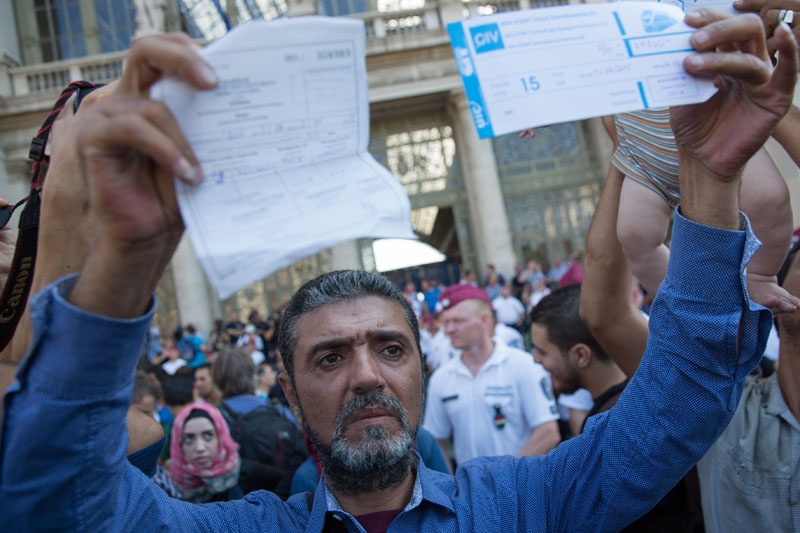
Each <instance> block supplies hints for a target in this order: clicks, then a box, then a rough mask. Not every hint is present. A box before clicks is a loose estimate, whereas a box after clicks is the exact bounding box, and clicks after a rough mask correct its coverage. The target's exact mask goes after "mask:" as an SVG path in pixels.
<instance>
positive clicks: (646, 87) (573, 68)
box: [448, 2, 716, 138]
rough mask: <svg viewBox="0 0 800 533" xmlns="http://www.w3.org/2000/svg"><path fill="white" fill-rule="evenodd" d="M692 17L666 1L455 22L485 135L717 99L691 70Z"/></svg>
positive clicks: (456, 48) (455, 40)
mask: <svg viewBox="0 0 800 533" xmlns="http://www.w3.org/2000/svg"><path fill="white" fill-rule="evenodd" d="M683 17H684V14H683V11H682V10H681V9H680V8H678V7H676V6H673V5H668V4H665V3H655V2H617V3H611V4H580V5H569V6H560V7H550V8H538V9H529V10H524V11H515V12H508V13H502V14H498V15H490V16H486V17H479V18H474V19H469V20H465V21H462V22H455V23H452V24H449V25H448V32H449V34H450V40H451V44H452V47H453V53H454V54H455V58H456V62H457V63H458V69H459V73H460V74H461V78H462V81H463V83H464V89H465V92H466V95H467V99H468V100H469V105H470V110H471V112H472V118H473V120H474V122H475V126H476V127H477V129H478V135H479V136H480V137H481V138H489V137H494V136H496V135H502V134H505V133H510V132H513V131H520V130H523V129H526V128H531V127H535V126H543V125H548V124H556V123H560V122H568V121H573V120H581V119H585V118H590V117H596V116H601V115H609V114H614V113H622V112H627V111H636V110H640V109H650V108H655V107H666V106H671V105H681V104H692V103H698V102H703V101H705V100H707V99H708V98H710V97H711V95H713V94H714V93H715V92H716V88H715V87H714V86H713V84H712V82H711V79H710V78H704V77H694V76H690V75H689V74H687V73H686V71H685V70H684V69H683V64H682V62H683V58H684V57H686V55H687V54H689V53H690V52H692V46H691V44H690V43H689V39H690V37H691V34H692V33H693V32H694V29H693V28H691V27H689V26H688V25H686V24H685V23H684V22H683Z"/></svg>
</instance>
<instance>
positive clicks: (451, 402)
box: [423, 343, 558, 464]
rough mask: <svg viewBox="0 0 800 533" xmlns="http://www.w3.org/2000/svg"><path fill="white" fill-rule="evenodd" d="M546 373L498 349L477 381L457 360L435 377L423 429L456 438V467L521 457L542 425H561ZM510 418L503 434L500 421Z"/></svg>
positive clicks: (520, 355) (509, 350)
mask: <svg viewBox="0 0 800 533" xmlns="http://www.w3.org/2000/svg"><path fill="white" fill-rule="evenodd" d="M552 391H553V388H552V385H551V384H550V376H549V375H548V373H547V371H545V369H544V368H543V367H542V366H541V365H538V364H536V363H535V362H534V361H533V358H532V357H531V356H530V355H529V354H527V353H525V352H523V351H520V350H515V349H514V348H510V347H508V346H504V345H502V344H499V343H495V350H494V352H493V353H492V355H491V357H490V358H489V360H488V361H486V363H485V364H484V365H483V367H481V369H480V370H479V371H478V374H477V375H475V376H473V375H472V373H471V372H470V371H469V369H468V368H467V366H466V365H465V364H464V363H463V361H462V360H461V357H456V358H453V359H451V360H450V361H448V362H446V363H444V364H442V366H441V367H439V369H438V370H437V371H436V372H434V373H433V375H432V376H431V380H430V383H429V385H428V399H427V404H426V408H425V420H424V423H423V427H425V429H427V430H428V431H430V432H431V433H432V434H433V436H434V437H436V438H437V439H446V438H448V437H450V436H451V434H452V436H453V448H454V452H455V458H456V461H458V463H459V464H461V463H464V462H465V461H468V460H470V459H472V458H474V457H481V456H494V455H516V454H517V453H519V451H520V450H521V449H522V447H523V445H524V444H525V443H526V442H527V440H528V439H529V438H530V436H531V432H532V431H533V430H534V429H535V428H536V427H537V426H539V425H541V424H543V423H545V422H549V421H550V420H557V419H558V412H557V409H556V404H555V400H554V399H553V392H552ZM498 410H499V413H500V414H502V416H504V417H505V427H503V428H502V429H498V427H497V426H496V424H495V418H496V416H497V415H498Z"/></svg>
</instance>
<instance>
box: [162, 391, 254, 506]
mask: <svg viewBox="0 0 800 533" xmlns="http://www.w3.org/2000/svg"><path fill="white" fill-rule="evenodd" d="M169 451H170V461H169V467H168V472H169V477H170V478H171V479H172V482H173V484H174V485H175V486H176V487H177V488H178V490H179V492H180V498H181V499H182V500H186V501H191V502H211V501H217V502H218V501H225V500H235V499H237V498H241V497H242V495H243V494H242V491H241V489H240V488H239V485H238V481H239V467H240V464H241V461H240V460H239V445H238V444H236V443H235V442H234V441H233V439H232V438H231V434H230V431H229V430H228V424H227V423H226V422H225V419H224V418H223V417H222V414H221V413H220V412H219V410H218V409H217V408H216V407H214V406H213V405H211V404H209V403H205V402H197V403H193V404H190V405H188V406H186V407H184V408H183V410H182V411H181V412H180V413H178V416H177V418H176V419H175V423H174V425H173V426H172V438H171V442H170V450H169Z"/></svg>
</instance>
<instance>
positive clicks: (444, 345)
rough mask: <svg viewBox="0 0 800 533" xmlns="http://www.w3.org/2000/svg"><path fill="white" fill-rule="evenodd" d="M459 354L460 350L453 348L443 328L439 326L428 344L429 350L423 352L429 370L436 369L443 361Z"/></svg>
mask: <svg viewBox="0 0 800 533" xmlns="http://www.w3.org/2000/svg"><path fill="white" fill-rule="evenodd" d="M460 355H461V350H457V349H455V348H453V345H452V344H451V343H450V337H448V336H447V335H445V333H444V328H439V331H437V332H436V333H435V334H434V335H433V337H431V340H430V344H429V351H428V352H427V353H426V354H425V362H426V363H428V364H429V365H430V367H431V371H433V370H436V369H437V368H439V367H440V366H442V365H443V364H444V363H446V362H447V361H449V360H450V359H453V358H454V357H458V356H460Z"/></svg>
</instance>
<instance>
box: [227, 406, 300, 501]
mask: <svg viewBox="0 0 800 533" xmlns="http://www.w3.org/2000/svg"><path fill="white" fill-rule="evenodd" d="M219 410H220V411H221V412H222V415H223V416H224V417H225V420H226V421H227V422H228V426H229V427H230V430H231V437H233V440H235V441H236V442H237V443H238V444H239V457H240V459H241V462H242V465H241V470H240V472H239V487H241V489H242V491H243V492H244V493H245V494H247V493H249V492H252V491H254V490H259V489H265V490H269V491H272V492H274V493H275V494H277V495H278V496H279V497H280V498H281V499H284V500H285V499H286V498H288V497H289V496H290V494H291V485H292V477H293V476H294V473H295V470H297V468H298V467H299V466H300V465H301V464H303V462H305V460H306V459H307V458H308V451H307V450H306V446H305V440H304V438H303V434H302V433H301V432H300V430H299V429H297V426H295V425H294V424H292V423H291V422H289V421H288V420H287V419H286V418H284V417H283V416H282V415H281V414H280V413H279V412H278V411H277V409H275V408H274V407H273V406H271V405H263V406H259V407H256V408H255V409H253V410H252V411H250V412H248V413H243V414H237V413H235V412H234V411H233V410H232V409H231V408H230V407H228V405H227V404H226V403H225V402H222V403H221V404H220V406H219Z"/></svg>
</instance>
